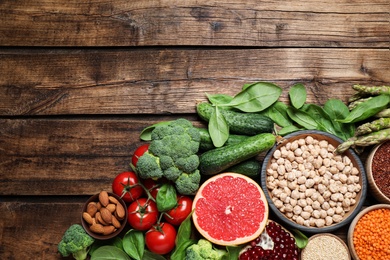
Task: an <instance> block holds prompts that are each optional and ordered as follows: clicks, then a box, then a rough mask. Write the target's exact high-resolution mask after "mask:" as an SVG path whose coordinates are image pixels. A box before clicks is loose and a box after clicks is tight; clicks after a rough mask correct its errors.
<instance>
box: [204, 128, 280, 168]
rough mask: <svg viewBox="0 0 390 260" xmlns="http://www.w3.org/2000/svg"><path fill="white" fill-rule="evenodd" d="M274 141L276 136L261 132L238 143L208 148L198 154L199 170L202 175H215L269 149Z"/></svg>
mask: <svg viewBox="0 0 390 260" xmlns="http://www.w3.org/2000/svg"><path fill="white" fill-rule="evenodd" d="M275 143H276V136H274V135H273V134H270V133H262V134H258V135H255V136H250V137H248V138H247V139H246V140H244V141H242V142H240V143H238V144H231V145H227V146H222V147H219V148H215V149H212V150H209V151H207V152H204V153H202V154H201V155H200V156H199V171H200V173H201V174H204V175H215V174H217V173H220V172H222V171H224V170H226V169H228V168H229V167H232V166H233V165H236V164H238V163H240V162H243V161H245V160H248V159H250V158H252V157H254V156H256V155H258V154H260V153H262V152H265V151H267V150H269V149H271V148H272V147H273V146H274V144H275Z"/></svg>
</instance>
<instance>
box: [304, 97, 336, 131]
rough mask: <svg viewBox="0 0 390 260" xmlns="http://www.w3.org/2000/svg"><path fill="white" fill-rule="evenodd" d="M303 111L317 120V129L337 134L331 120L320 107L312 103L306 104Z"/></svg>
mask: <svg viewBox="0 0 390 260" xmlns="http://www.w3.org/2000/svg"><path fill="white" fill-rule="evenodd" d="M305 112H307V113H308V114H309V115H310V116H311V117H312V118H313V119H314V120H315V121H316V122H317V129H318V130H321V131H324V132H328V133H331V134H334V135H337V132H336V130H335V129H334V126H333V122H332V121H333V120H332V119H331V118H330V116H329V115H328V114H327V113H326V112H325V111H324V110H323V109H322V107H320V106H317V105H314V104H308V105H307V106H305Z"/></svg>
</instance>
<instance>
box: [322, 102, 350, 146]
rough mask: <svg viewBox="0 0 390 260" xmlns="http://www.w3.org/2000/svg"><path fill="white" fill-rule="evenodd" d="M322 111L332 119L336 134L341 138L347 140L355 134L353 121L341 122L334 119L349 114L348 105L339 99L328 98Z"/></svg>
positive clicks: (342, 117)
mask: <svg viewBox="0 0 390 260" xmlns="http://www.w3.org/2000/svg"><path fill="white" fill-rule="evenodd" d="M324 111H325V112H326V113H327V114H328V115H329V116H330V118H331V119H332V123H333V126H334V129H335V131H336V133H337V134H336V135H337V136H338V137H340V138H341V139H342V140H344V141H345V140H347V139H348V138H350V137H352V136H353V135H354V134H355V128H356V127H355V124H353V123H341V122H338V121H337V120H336V119H344V118H346V117H347V116H348V114H349V109H348V106H347V105H345V104H344V103H343V102H342V101H341V100H339V99H335V98H331V99H328V100H327V101H326V102H325V104H324Z"/></svg>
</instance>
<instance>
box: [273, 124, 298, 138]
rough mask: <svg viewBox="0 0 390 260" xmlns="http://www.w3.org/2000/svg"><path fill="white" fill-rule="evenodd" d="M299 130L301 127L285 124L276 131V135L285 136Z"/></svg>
mask: <svg viewBox="0 0 390 260" xmlns="http://www.w3.org/2000/svg"><path fill="white" fill-rule="evenodd" d="M299 130H303V129H302V128H299V127H297V126H295V125H289V126H285V127H283V128H282V129H280V130H279V131H278V135H281V136H285V135H288V134H291V133H294V132H296V131H299Z"/></svg>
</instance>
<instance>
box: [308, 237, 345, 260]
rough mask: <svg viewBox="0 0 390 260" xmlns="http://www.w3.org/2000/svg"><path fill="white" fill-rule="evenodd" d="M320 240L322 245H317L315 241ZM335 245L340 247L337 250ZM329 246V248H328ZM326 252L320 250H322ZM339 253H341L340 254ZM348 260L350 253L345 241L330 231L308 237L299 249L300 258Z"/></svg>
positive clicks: (310, 259) (309, 259)
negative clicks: (304, 245)
mask: <svg viewBox="0 0 390 260" xmlns="http://www.w3.org/2000/svg"><path fill="white" fill-rule="evenodd" d="M319 242H322V244H321V245H322V246H319V247H317V246H316V243H319ZM336 246H339V247H340V250H342V251H340V250H337V249H338V248H336ZM330 248H331V250H329V249H330ZM341 248H342V249H341ZM321 250H322V251H324V250H325V251H326V252H322V251H321ZM340 253H343V254H342V256H341V255H340ZM317 259H322V260H327V259H329V260H333V259H337V260H350V259H351V254H350V252H349V248H348V246H347V245H346V243H345V242H344V241H343V240H342V239H341V238H339V237H338V236H336V235H334V234H331V233H322V234H316V235H313V236H311V237H310V238H309V241H308V243H307V245H306V247H305V248H304V249H302V251H301V257H300V260H317Z"/></svg>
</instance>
